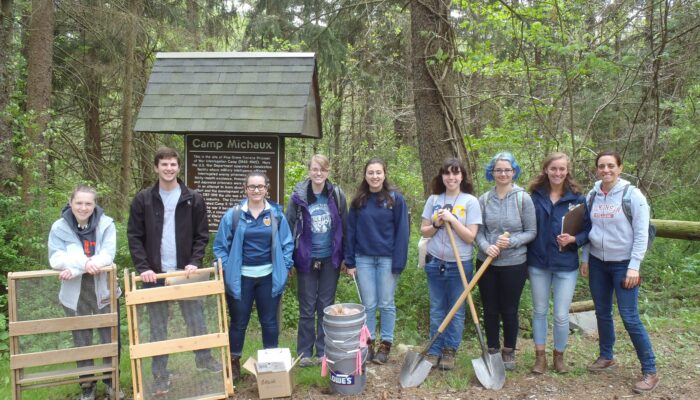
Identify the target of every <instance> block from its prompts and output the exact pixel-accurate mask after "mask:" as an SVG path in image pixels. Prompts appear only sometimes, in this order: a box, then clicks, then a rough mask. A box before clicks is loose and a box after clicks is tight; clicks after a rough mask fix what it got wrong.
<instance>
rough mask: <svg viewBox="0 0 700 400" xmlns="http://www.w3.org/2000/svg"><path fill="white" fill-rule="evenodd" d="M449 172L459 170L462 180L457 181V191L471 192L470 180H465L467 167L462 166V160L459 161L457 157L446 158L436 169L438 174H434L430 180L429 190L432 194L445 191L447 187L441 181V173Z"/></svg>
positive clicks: (472, 189)
mask: <svg viewBox="0 0 700 400" xmlns="http://www.w3.org/2000/svg"><path fill="white" fill-rule="evenodd" d="M450 172H452V173H455V172H461V173H462V182H460V183H459V191H460V192H463V193H469V194H473V192H474V187H473V186H472V184H471V182H469V181H468V180H467V178H468V175H467V169H466V168H465V167H464V164H463V163H462V161H460V160H459V159H457V158H448V159H446V160H445V161H444V162H443V163H442V167H440V171H438V174H437V175H435V176H434V177H433V179H432V180H431V181H430V191H431V192H432V193H433V194H442V193H445V192H446V191H447V188H446V187H445V182H443V180H442V175H444V174H448V173H450Z"/></svg>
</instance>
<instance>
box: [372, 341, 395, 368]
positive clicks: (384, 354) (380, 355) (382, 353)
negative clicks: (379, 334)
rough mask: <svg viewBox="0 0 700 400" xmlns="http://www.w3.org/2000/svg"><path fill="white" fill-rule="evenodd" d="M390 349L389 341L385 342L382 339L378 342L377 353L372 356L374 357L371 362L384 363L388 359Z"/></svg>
mask: <svg viewBox="0 0 700 400" xmlns="http://www.w3.org/2000/svg"><path fill="white" fill-rule="evenodd" d="M390 351H391V342H387V341H386V340H382V342H381V343H379V350H377V354H376V355H375V356H374V359H373V360H372V362H374V363H375V364H386V363H387V362H388V361H389V352H390Z"/></svg>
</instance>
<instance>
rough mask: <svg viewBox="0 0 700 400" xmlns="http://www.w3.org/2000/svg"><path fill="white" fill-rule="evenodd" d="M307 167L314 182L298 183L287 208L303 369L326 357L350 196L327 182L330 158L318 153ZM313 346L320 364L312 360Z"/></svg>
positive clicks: (298, 340)
mask: <svg viewBox="0 0 700 400" xmlns="http://www.w3.org/2000/svg"><path fill="white" fill-rule="evenodd" d="M308 167H309V178H308V179H305V180H304V181H303V182H299V183H298V184H297V185H296V187H295V188H294V193H292V196H291V198H290V199H289V205H288V206H287V221H289V226H291V227H292V231H293V233H294V266H295V267H296V269H297V273H298V274H297V297H298V299H299V323H298V324H297V325H298V328H297V354H298V355H300V356H302V358H301V360H300V361H299V366H300V367H310V366H313V365H315V364H316V362H317V360H318V359H320V358H321V357H323V355H324V353H325V346H324V337H325V335H324V333H323V325H322V323H323V309H324V308H326V307H328V306H330V305H331V304H333V303H334V302H335V291H336V288H337V286H338V277H339V275H340V264H341V262H342V261H343V226H344V225H345V223H344V221H345V219H346V217H347V213H348V207H347V204H346V201H345V193H343V190H342V189H340V187H338V186H337V185H333V184H332V183H331V182H330V181H329V180H328V174H329V172H330V162H329V161H328V158H327V157H326V156H324V155H321V154H315V155H313V156H312V157H311V160H310V161H309V165H308ZM314 348H316V357H317V359H316V360H314V359H313V358H312V357H313V355H314Z"/></svg>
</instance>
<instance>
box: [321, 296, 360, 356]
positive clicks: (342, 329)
mask: <svg viewBox="0 0 700 400" xmlns="http://www.w3.org/2000/svg"><path fill="white" fill-rule="evenodd" d="M338 305H341V306H343V308H345V309H351V310H357V313H355V314H352V315H333V314H332V313H331V312H332V310H333V308H334V307H337V306H338ZM366 320H367V314H365V306H363V305H362V304H354V303H343V304H334V305H332V306H328V307H326V308H324V309H323V332H324V335H325V338H324V343H325V345H326V346H325V347H326V349H328V348H332V349H335V350H336V351H344V352H347V351H351V350H356V349H358V348H359V347H360V331H361V330H362V326H364V324H365V321H366Z"/></svg>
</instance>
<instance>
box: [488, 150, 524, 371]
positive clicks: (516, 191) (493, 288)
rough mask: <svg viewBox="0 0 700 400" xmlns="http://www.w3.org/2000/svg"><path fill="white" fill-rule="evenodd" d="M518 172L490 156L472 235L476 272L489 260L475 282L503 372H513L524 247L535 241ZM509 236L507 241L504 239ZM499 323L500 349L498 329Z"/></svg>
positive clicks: (507, 158) (504, 159)
mask: <svg viewBox="0 0 700 400" xmlns="http://www.w3.org/2000/svg"><path fill="white" fill-rule="evenodd" d="M519 176H520V166H519V165H518V163H517V162H516V161H515V157H513V155H512V154H511V153H509V152H501V153H498V154H496V155H495V156H494V157H493V158H492V159H491V161H490V162H489V163H488V165H487V166H486V180H488V181H489V182H494V181H495V183H496V185H495V186H494V187H493V188H492V189H491V190H489V191H488V192H486V193H484V194H482V195H481V197H479V204H480V205H481V210H482V211H481V214H482V217H483V221H484V224H483V227H482V229H479V232H478V233H477V235H476V242H477V244H478V245H479V253H478V254H477V262H476V266H477V268H480V267H481V265H482V264H483V262H484V261H485V260H486V258H487V257H489V256H490V257H493V258H494V260H493V263H492V264H493V265H494V268H491V269H489V270H487V271H486V273H485V274H484V275H483V276H482V277H481V280H479V293H480V294H481V302H482V304H483V307H484V327H485V329H486V341H487V342H488V346H489V351H490V352H492V353H497V352H498V351H499V350H500V352H501V357H503V363H504V365H505V367H506V369H508V370H514V369H515V345H516V340H517V337H518V307H519V305H520V295H521V294H522V292H523V287H524V286H525V280H526V279H527V244H528V243H530V242H531V241H532V240H533V239H534V238H535V236H536V235H537V220H536V217H535V207H534V205H533V204H532V199H531V198H530V195H529V194H528V193H527V192H525V189H523V188H521V187H520V186H518V185H516V184H515V183H513V181H515V180H516V179H518V177H519ZM505 232H509V233H510V237H506V236H505V235H504V233H505ZM501 321H503V348H501V342H500V338H499V335H500V326H501Z"/></svg>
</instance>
